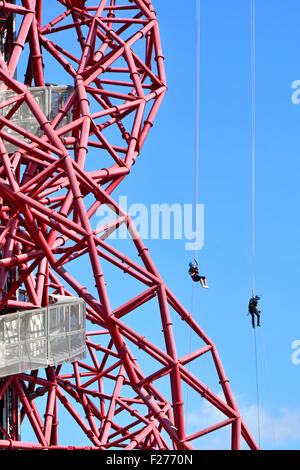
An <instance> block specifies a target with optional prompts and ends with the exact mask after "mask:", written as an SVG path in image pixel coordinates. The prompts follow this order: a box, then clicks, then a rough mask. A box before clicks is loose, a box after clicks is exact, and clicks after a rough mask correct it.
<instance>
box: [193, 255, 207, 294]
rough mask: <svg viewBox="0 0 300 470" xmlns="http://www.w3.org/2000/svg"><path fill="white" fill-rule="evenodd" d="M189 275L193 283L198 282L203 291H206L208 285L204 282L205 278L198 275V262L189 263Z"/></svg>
mask: <svg viewBox="0 0 300 470" xmlns="http://www.w3.org/2000/svg"><path fill="white" fill-rule="evenodd" d="M189 275H190V276H191V278H192V279H193V281H194V282H200V284H201V286H202V287H203V288H204V289H208V288H209V287H208V285H207V282H206V277H205V276H200V274H199V268H198V262H197V261H196V260H194V262H192V261H191V262H190V263H189Z"/></svg>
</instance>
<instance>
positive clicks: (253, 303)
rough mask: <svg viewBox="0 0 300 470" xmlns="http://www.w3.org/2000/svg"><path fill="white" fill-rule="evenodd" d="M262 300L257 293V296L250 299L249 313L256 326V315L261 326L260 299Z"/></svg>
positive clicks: (258, 324) (253, 324)
mask: <svg viewBox="0 0 300 470" xmlns="http://www.w3.org/2000/svg"><path fill="white" fill-rule="evenodd" d="M259 300H260V297H259V296H258V295H256V296H255V297H254V296H252V297H251V299H250V300H249V306H248V310H249V314H250V315H251V317H252V326H253V328H255V316H256V318H257V326H258V327H260V326H261V325H260V313H261V312H260V310H259V309H258V301H259Z"/></svg>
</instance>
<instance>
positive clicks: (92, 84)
mask: <svg viewBox="0 0 300 470" xmlns="http://www.w3.org/2000/svg"><path fill="white" fill-rule="evenodd" d="M15 3H17V4H15ZM46 4H47V5H46ZM57 4H59V6H60V10H61V11H60V12H59V14H57V16H55V13H53V11H52V10H51V8H49V5H48V2H42V0H22V1H21V2H0V10H1V17H2V20H1V21H2V22H1V28H2V31H6V30H7V31H9V28H11V25H12V23H11V21H12V14H14V15H15V17H16V25H17V31H16V37H15V39H14V40H7V41H8V44H7V51H8V52H7V60H5V57H4V54H3V55H1V64H0V65H1V67H0V80H1V90H3V91H5V90H12V91H13V92H14V94H13V95H12V97H10V98H9V99H8V98H7V100H4V101H3V102H2V103H1V104H0V106H1V109H2V114H1V115H0V123H1V124H0V157H1V166H0V203H1V228H0V247H1V250H3V251H2V252H3V256H2V259H1V260H0V288H1V297H0V298H1V300H0V308H1V309H2V313H4V312H7V314H9V312H10V311H14V310H15V309H17V308H32V307H40V306H44V305H46V304H47V302H48V295H49V294H50V293H51V292H52V293H58V294H63V295H77V296H79V297H82V298H83V299H84V300H85V302H86V304H87V320H88V325H90V326H88V333H87V359H86V361H83V362H76V363H74V364H72V366H70V365H69V366H68V367H67V366H64V365H63V366H61V365H60V366H57V367H51V368H48V369H47V370H38V371H31V372H28V373H23V374H20V375H17V376H9V377H7V378H5V379H3V380H2V382H1V383H0V397H1V398H2V397H3V396H4V394H5V393H6V392H7V390H12V391H13V397H14V399H13V400H12V404H13V407H14V413H12V417H11V429H10V430H8V431H6V430H4V429H2V437H3V439H2V440H0V448H3V449H48V448H51V449H67V448H73V449H76V448H91V449H94V448H96V449H111V448H112V449H115V448H120V449H170V448H175V449H179V450H180V449H181V450H182V449H183V450H184V449H193V448H197V447H198V446H201V440H200V441H198V439H199V438H200V437H201V436H203V435H206V434H209V433H212V432H216V431H217V430H219V429H221V428H224V427H227V428H229V429H231V432H230V435H231V440H230V438H229V443H225V442H224V447H225V448H226V447H228V448H230V447H231V448H232V449H240V448H241V445H242V444H241V440H242V438H243V439H244V441H245V442H246V444H247V446H249V447H250V448H251V449H256V448H257V445H256V443H255V441H254V439H253V438H252V436H251V434H250V433H249V431H248V429H247V428H246V426H245V424H244V422H243V421H242V419H241V416H240V414H239V411H238V408H237V406H236V403H235V400H234V397H233V394H232V392H231V389H230V386H229V381H228V379H227V377H226V375H225V372H224V370H223V367H222V364H221V361H220V358H219V355H218V352H217V349H216V346H215V345H214V343H213V342H212V341H211V340H210V338H209V337H208V336H207V335H206V334H205V333H204V331H203V330H202V329H201V327H200V326H199V325H198V324H197V322H196V321H195V319H194V318H193V317H192V315H191V314H190V313H189V312H188V311H187V310H186V309H185V308H184V307H183V306H182V305H181V304H180V302H179V301H178V300H177V298H176V297H175V296H174V295H173V293H172V292H171V291H170V290H169V289H168V287H167V286H166V285H165V283H164V281H163V280H162V278H161V276H160V274H159V273H158V271H157V269H156V267H155V265H154V263H153V261H152V259H151V257H150V255H149V253H148V250H147V248H146V247H145V245H144V243H143V241H142V240H141V238H140V237H139V235H138V233H137V230H136V228H135V226H134V225H133V223H132V220H131V218H130V216H129V214H128V213H126V211H124V210H123V209H122V208H120V207H119V206H118V204H117V202H116V201H115V200H114V199H113V196H112V194H113V192H114V191H115V189H116V188H117V187H118V186H119V184H120V183H121V182H122V181H123V180H124V178H125V177H126V176H127V175H129V174H130V173H131V169H132V166H133V164H134V163H135V161H136V160H137V157H138V155H139V154H140V152H141V149H142V147H143V144H144V142H145V140H146V137H147V135H148V133H149V131H150V129H151V127H152V125H153V122H154V119H155V116H156V113H157V111H158V109H159V106H160V104H161V102H162V100H163V97H164V95H165V92H166V78H165V71H164V57H163V54H162V49H161V43H160V36H159V29H158V22H157V17H156V13H155V10H154V8H153V5H152V3H151V1H150V0H123V1H122V2H121V1H119V0H102V1H100V2H98V4H97V5H96V6H93V5H92V4H90V2H89V1H84V0H59V1H58V2H57ZM53 15H54V16H53ZM44 18H47V19H46V20H45V19H44ZM72 34H73V38H74V41H71V40H70V37H71V35H72ZM50 57H51V62H50ZM48 61H49V63H51V64H52V65H51V66H50V67H53V63H54V61H55V63H56V67H57V73H58V80H61V79H60V78H59V77H60V76H61V75H59V71H60V70H61V71H62V72H63V73H64V74H65V77H66V78H65V80H66V81H67V83H69V84H70V83H71V84H72V86H73V87H74V90H73V92H72V93H71V94H70V96H69V97H68V99H67V100H66V102H65V104H64V105H63V106H62V108H61V109H60V110H59V111H58V113H57V115H56V116H54V117H51V118H49V117H47V116H45V115H44V113H43V111H42V109H41V108H40V106H39V104H38V103H37V102H36V101H35V99H34V98H33V95H32V93H31V90H32V88H31V87H37V86H44V84H45V82H46V83H47V71H48V69H47V67H48ZM24 64H25V71H26V73H25V74H24V75H25V79H24V81H23V83H22V80H23V78H22V77H20V79H19V78H17V77H19V75H20V69H21V68H22V66H23V67H24ZM16 71H17V72H18V75H17V77H16V75H15V74H16ZM21 78H22V79H21ZM61 84H64V83H61ZM21 105H22V106H24V105H25V106H27V108H28V113H30V114H31V115H32V116H33V118H34V119H35V120H36V122H37V124H38V127H39V128H40V129H41V131H42V133H41V135H39V136H36V135H34V134H33V133H31V132H30V131H28V130H25V129H23V128H22V122H14V121H13V116H14V114H15V113H16V112H17V111H18V109H19V108H20V106H21ZM70 111H71V112H72V120H71V122H69V123H64V122H63V118H64V117H65V116H66V115H67V114H68V113H69V112H70ZM8 129H11V130H12V131H14V133H10V132H9V131H8ZM8 144H13V145H14V146H15V149H16V150H15V152H14V153H13V154H9V153H8V152H7V148H6V147H7V145H8ZM103 205H109V206H110V207H111V208H112V209H113V211H114V213H115V222H113V221H112V222H111V223H110V224H108V225H107V226H105V227H102V228H99V229H97V230H95V229H93V226H92V225H93V223H92V219H93V217H94V216H95V214H96V212H97V210H98V209H99V208H100V207H102V206H103ZM124 225H125V226H126V227H127V231H128V233H129V234H130V237H131V240H132V241H131V242H130V243H131V244H132V246H133V248H134V251H133V250H132V247H131V250H130V253H131V254H130V256H128V253H122V252H121V251H119V249H118V248H116V247H115V246H114V244H113V243H112V242H110V239H109V238H108V235H109V234H110V233H112V232H113V231H114V230H118V229H119V227H121V226H124ZM135 255H137V256H136V259H135ZM74 260H75V261H76V260H77V261H81V260H84V263H85V264H84V270H85V273H84V276H83V278H84V279H88V283H89V284H94V285H95V287H94V288H93V289H92V290H91V291H89V290H88V289H87V287H85V286H84V284H83V283H82V281H80V280H79V279H76V277H74V275H73V274H72V270H73V268H72V262H74ZM137 260H139V261H137ZM103 265H104V266H106V268H105V269H107V270H108V271H107V272H108V273H110V272H111V271H110V270H111V269H112V268H114V269H115V272H116V273H117V274H118V276H119V277H118V276H117V274H113V275H110V274H107V275H105V276H104V268H103ZM80 266H81V268H80V269H82V265H80ZM17 271H18V275H17V274H16V273H17ZM76 272H78V268H77V271H76ZM8 276H10V281H9V282H8ZM120 276H123V277H120ZM107 279H110V281H109V285H107ZM119 279H120V280H119ZM122 279H124V283H125V279H131V281H132V285H134V286H136V287H134V290H135V293H133V294H131V291H130V289H129V290H128V298H129V300H128V298H127V300H124V301H123V300H121V299H123V297H124V290H123V289H122V282H123V281H122ZM5 285H6V286H8V287H7V288H6V290H5ZM124 285H127V284H124ZM20 286H21V287H22V288H24V289H25V290H26V296H24V297H23V298H22V300H21V299H18V298H17V292H18V288H19V287H20ZM125 290H126V289H125ZM125 294H126V292H125ZM118 301H119V304H117V302H118ZM140 307H142V309H141V308H140ZM143 309H146V311H147V316H146V317H143V313H142V311H143ZM139 318H145V322H144V324H143V326H144V328H143V327H142V325H141V323H139V327H137V329H139V330H141V329H143V330H144V331H145V332H146V334H141V333H138V332H137V331H136V329H135V327H136V325H137V323H138V321H139ZM154 319H156V320H159V323H160V327H159V328H157V330H156V331H155V334H154V335H153V334H152V336H151V337H153V338H154V339H150V337H147V336H148V335H147V332H148V330H149V334H150V330H151V324H152V322H153V325H156V323H155V320H154ZM178 319H181V320H182V322H181V325H182V326H181V327H180V330H182V331H184V328H185V329H186V331H187V332H189V331H192V333H193V335H194V336H195V338H196V339H197V341H198V345H197V348H196V350H194V351H188V340H187V341H186V343H187V344H186V345H182V344H181V343H182V334H181V335H180V336H179V338H180V339H178V338H177V333H176V328H178V326H177V320H178ZM147 322H148V324H147ZM145 323H146V324H145ZM157 324H158V322H157ZM155 328H156V326H155ZM187 334H189V333H187ZM187 338H188V336H187ZM179 341H180V348H179ZM184 347H185V348H186V352H185V354H183V355H182V354H181V353H180V355H179V353H178V349H180V351H182V350H183V349H184ZM207 357H210V359H211V364H210V367H211V369H212V370H213V371H214V372H215V371H216V373H217V374H216V376H217V382H219V384H220V388H221V390H222V392H223V396H221V395H220V394H219V393H217V390H216V391H213V390H212V389H211V388H209V387H208V386H207V385H206V384H205V383H203V382H202V380H201V377H202V374H201V366H200V368H197V369H196V370H197V375H196V374H195V372H192V366H193V363H196V364H198V362H196V361H199V364H200V365H201V363H202V362H201V361H203V360H204V358H207ZM187 389H189V390H190V391H191V392H189V393H192V394H193V395H192V396H193V407H194V408H195V409H199V407H201V405H202V403H203V402H204V401H205V402H206V403H208V404H210V405H211V406H212V408H213V409H215V410H217V411H218V412H219V414H220V419H219V420H218V419H217V423H216V422H214V423H211V424H209V425H207V426H203V425H201V424H199V426H198V430H195V429H193V432H188V426H187V424H188V423H187V415H186V413H185V406H186V405H185V403H184V401H185V399H184V398H185V397H184V395H185V394H186V390H187ZM201 398H204V401H203V400H201ZM18 400H19V402H20V404H21V412H20V416H19V417H18V413H17V410H16V407H17V405H16V404H17V402H18ZM66 415H68V416H69V417H70V418H71V419H72V420H73V421H74V424H76V425H77V427H78V429H79V430H81V431H82V433H83V434H85V435H86V441H87V442H88V444H87V445H86V446H84V445H83V446H78V445H76V444H74V442H73V434H76V433H75V431H74V430H73V426H72V431H71V432H70V433H69V436H67V437H66V436H64V435H63V434H62V431H61V430H60V429H61V427H63V428H65V427H66V426H67V424H66V425H64V420H65V416H66ZM26 420H27V422H28V423H29V424H30V427H31V429H32V433H33V436H34V437H33V438H32V442H25V441H23V440H22V437H23V436H22V433H21V437H20V438H19V436H18V435H17V434H18V433H17V432H16V428H17V426H18V424H19V423H18V421H20V423H21V424H22V423H23V421H26ZM68 423H69V420H68ZM0 432H1V429H0ZM77 441H78V440H77ZM77 441H76V442H77ZM84 442H85V441H84ZM70 446H71V447H70Z"/></svg>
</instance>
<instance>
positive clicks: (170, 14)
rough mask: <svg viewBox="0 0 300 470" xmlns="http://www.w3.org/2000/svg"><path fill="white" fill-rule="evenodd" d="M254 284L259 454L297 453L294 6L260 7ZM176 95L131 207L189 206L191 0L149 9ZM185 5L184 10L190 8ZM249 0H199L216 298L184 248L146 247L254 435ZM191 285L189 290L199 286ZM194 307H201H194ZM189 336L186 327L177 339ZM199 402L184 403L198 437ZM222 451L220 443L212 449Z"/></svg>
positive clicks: (207, 250) (204, 177) (299, 73)
mask: <svg viewBox="0 0 300 470" xmlns="http://www.w3.org/2000/svg"><path fill="white" fill-rule="evenodd" d="M256 3H257V5H256V288H257V293H259V294H262V301H261V310H262V325H263V328H262V329H260V330H258V331H257V337H256V339H257V357H258V384H259V411H260V413H259V416H260V439H261V447H262V448H263V449H299V448H300V401H299V375H300V364H299V365H298V366H297V365H295V364H293V363H292V360H291V357H292V353H293V350H292V343H293V341H295V340H297V339H300V327H299V305H298V290H299V288H298V282H299V262H300V255H299V253H300V250H299V244H300V242H299V240H300V237H299V231H300V224H299V215H298V204H299V179H298V178H299V170H300V159H299V154H300V141H299V133H300V104H299V105H296V104H293V103H292V100H291V97H292V93H293V91H294V90H292V88H291V86H292V82H293V81H294V80H298V79H299V80H300V61H299V54H298V44H299V42H300V29H299V17H300V16H299V15H300V5H299V2H297V1H296V0H287V1H285V2H282V1H280V0H272V1H268V0H267V1H265V2H256ZM153 4H154V6H155V8H156V11H157V15H158V18H159V21H160V32H161V40H162V46H163V51H164V55H165V59H166V60H165V64H166V74H167V82H168V93H167V95H166V97H165V100H164V101H163V104H162V106H161V109H160V111H159V114H158V116H157V119H156V121H155V126H154V127H153V129H152V130H151V132H150V134H149V136H148V140H147V141H146V143H145V145H144V148H143V151H142V155H141V158H139V159H138V162H137V164H136V165H135V166H134V171H133V172H132V175H130V177H129V178H128V179H127V180H125V181H124V182H123V184H122V185H121V186H120V188H119V189H118V192H117V193H116V197H117V196H118V195H119V196H122V195H126V196H127V198H128V204H129V205H130V204H133V203H141V204H145V205H146V206H147V207H150V205H151V204H153V203H157V204H161V203H166V204H170V205H171V204H174V203H180V204H193V202H194V165H195V162H194V154H195V76H196V70H195V53H196V51H195V46H196V41H195V40H196V29H195V25H196V21H195V13H196V1H189V2H182V1H181V0H172V2H171V1H170V0H156V1H153ZM183 4H184V7H183V6H182V5H183ZM250 6H251V2H250V0H248V1H246V0H243V1H241V0H228V1H227V2H224V1H222V0H213V1H211V0H210V1H208V0H202V1H201V53H200V125H199V137H200V146H199V151H200V152H199V202H200V203H202V204H204V208H205V242H204V246H203V248H202V249H201V251H200V252H199V254H198V261H199V263H200V266H201V271H202V272H203V273H205V274H206V275H207V279H208V283H209V285H210V290H201V291H200V290H199V289H200V288H199V289H198V286H197V288H196V287H195V286H194V287H192V285H191V282H190V279H189V277H188V275H187V264H188V262H189V261H190V260H191V257H192V255H191V252H189V251H187V250H186V248H185V243H186V240H172V239H171V240H146V246H147V247H148V248H149V251H150V254H151V256H152V258H153V260H154V262H155V263H156V266H157V268H158V270H159V272H160V273H161V275H162V277H163V279H164V280H165V281H166V283H167V284H168V286H169V287H170V288H171V290H172V291H173V292H174V293H175V294H176V296H177V297H178V299H179V300H180V301H181V302H182V303H183V304H184V305H185V306H186V307H187V308H188V309H192V311H193V315H194V316H195V318H196V319H197V321H198V322H199V323H200V325H201V326H202V327H203V328H204V330H205V331H206V333H207V334H208V335H209V336H210V337H211V339H212V340H213V341H214V342H215V344H216V345H217V348H218V351H219V354H220V356H221V359H222V362H223V366H224V368H225V371H226V373H227V375H228V377H229V378H230V383H231V388H232V391H233V393H234V394H235V396H236V399H237V402H238V405H239V407H240V409H241V412H242V414H243V417H244V418H245V421H246V423H247V425H248V427H249V428H250V430H251V431H252V432H253V434H254V436H255V437H256V438H258V429H257V389H256V370H255V353H254V336H253V331H252V327H251V324H250V319H249V317H247V305H248V300H249V297H250V295H251V290H252V206H251V201H252V194H251V69H250V65H251V56H250V53H251V50H250V44H251V39H250V32H251V31H250V14H251V13H250ZM193 289H194V290H193ZM192 299H193V302H192ZM188 340H189V336H188V333H187V332H186V331H183V332H182V333H181V336H180V341H182V342H186V341H188ZM210 413H211V411H210V410H206V409H205V407H204V405H203V404H201V405H196V406H193V405H191V404H190V405H189V408H188V410H187V414H188V416H189V422H190V427H191V430H192V429H193V427H195V428H197V425H198V424H199V419H200V418H199V416H200V417H201V416H202V415H203V416H205V415H206V414H207V415H208V414H210ZM205 445H206V446H207V447H218V446H220V441H219V440H218V438H216V440H214V438H211V439H208V440H206V441H205Z"/></svg>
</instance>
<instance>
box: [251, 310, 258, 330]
mask: <svg viewBox="0 0 300 470" xmlns="http://www.w3.org/2000/svg"><path fill="white" fill-rule="evenodd" d="M249 313H250V315H251V317H252V326H253V328H255V315H256V318H257V326H260V314H259V312H258V311H255V312H249Z"/></svg>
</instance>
